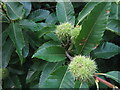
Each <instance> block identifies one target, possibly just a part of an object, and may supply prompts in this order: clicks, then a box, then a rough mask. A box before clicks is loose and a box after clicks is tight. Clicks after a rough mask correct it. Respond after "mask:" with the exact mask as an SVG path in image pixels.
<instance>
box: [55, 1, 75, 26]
mask: <svg viewBox="0 0 120 90" xmlns="http://www.w3.org/2000/svg"><path fill="white" fill-rule="evenodd" d="M57 2H58V3H57V6H56V13H57V18H58V20H59V22H60V23H64V22H69V23H71V24H73V25H74V24H75V16H74V8H73V6H72V4H71V2H70V0H67V2H64V0H57Z"/></svg>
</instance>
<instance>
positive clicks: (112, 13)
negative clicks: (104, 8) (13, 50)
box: [109, 2, 120, 20]
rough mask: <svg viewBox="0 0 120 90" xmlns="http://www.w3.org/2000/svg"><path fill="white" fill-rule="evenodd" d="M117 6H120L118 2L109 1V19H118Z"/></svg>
mask: <svg viewBox="0 0 120 90" xmlns="http://www.w3.org/2000/svg"><path fill="white" fill-rule="evenodd" d="M119 8H120V5H119V4H117V3H115V2H112V3H111V8H110V17H109V19H116V20H118V19H119V20H120V18H119V15H120V12H119Z"/></svg>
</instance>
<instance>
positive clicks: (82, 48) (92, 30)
mask: <svg viewBox="0 0 120 90" xmlns="http://www.w3.org/2000/svg"><path fill="white" fill-rule="evenodd" d="M105 6H106V5H105ZM104 8H105V7H104ZM104 8H103V9H102V11H101V13H102V12H103V10H104ZM101 13H100V14H99V16H98V18H99V17H100V15H101ZM98 18H97V20H96V22H97V21H98ZM96 22H95V23H94V25H93V27H94V26H95V25H96ZM93 27H92V29H91V31H90V33H89V34H88V37H87V38H86V42H85V43H84V45H83V47H82V48H81V51H80V53H81V52H82V51H83V49H84V47H85V46H86V44H87V42H88V39H89V37H90V35H91V33H92V31H93Z"/></svg>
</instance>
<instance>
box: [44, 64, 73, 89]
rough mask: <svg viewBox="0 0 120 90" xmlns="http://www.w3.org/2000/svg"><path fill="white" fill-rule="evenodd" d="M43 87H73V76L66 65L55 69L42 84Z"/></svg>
mask: <svg viewBox="0 0 120 90" xmlns="http://www.w3.org/2000/svg"><path fill="white" fill-rule="evenodd" d="M43 88H74V77H73V76H72V75H71V73H70V72H69V71H68V69H67V66H62V67H59V68H58V69H56V70H55V71H54V72H53V73H51V74H50V76H49V77H48V78H47V80H46V81H45V82H44V84H43Z"/></svg>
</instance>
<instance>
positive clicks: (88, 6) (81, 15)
mask: <svg viewBox="0 0 120 90" xmlns="http://www.w3.org/2000/svg"><path fill="white" fill-rule="evenodd" d="M97 4H98V2H89V3H87V4H86V6H85V7H84V8H83V9H82V11H81V12H80V13H79V15H78V18H77V19H78V24H79V23H80V22H81V21H82V20H83V19H85V18H86V16H88V15H89V14H90V12H91V11H92V10H93V8H94V7H95V6H96V5H97Z"/></svg>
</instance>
